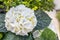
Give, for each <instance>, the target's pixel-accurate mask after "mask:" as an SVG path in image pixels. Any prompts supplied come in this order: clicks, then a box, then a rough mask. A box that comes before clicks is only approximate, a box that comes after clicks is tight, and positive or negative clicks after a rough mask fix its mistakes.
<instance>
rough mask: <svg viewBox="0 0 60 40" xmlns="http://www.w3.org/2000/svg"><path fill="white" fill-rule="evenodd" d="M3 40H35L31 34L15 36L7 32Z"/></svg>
mask: <svg viewBox="0 0 60 40" xmlns="http://www.w3.org/2000/svg"><path fill="white" fill-rule="evenodd" d="M3 40H33V37H32V35H31V34H29V36H20V35H15V34H13V33H11V32H7V33H6V34H5V36H4V38H3Z"/></svg>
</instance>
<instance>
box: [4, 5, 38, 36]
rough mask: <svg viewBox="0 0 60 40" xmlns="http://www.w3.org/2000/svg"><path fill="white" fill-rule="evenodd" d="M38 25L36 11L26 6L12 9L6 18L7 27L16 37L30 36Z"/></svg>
mask: <svg viewBox="0 0 60 40" xmlns="http://www.w3.org/2000/svg"><path fill="white" fill-rule="evenodd" d="M36 24H37V19H36V16H35V15H34V11H33V10H32V9H30V8H27V7H25V6H24V5H18V6H16V7H12V8H11V9H10V10H9V11H8V12H7V13H6V16H5V27H6V28H7V30H8V31H11V32H13V33H15V34H16V35H22V36H24V35H28V32H31V31H32V30H33V29H34V28H35V26H36Z"/></svg>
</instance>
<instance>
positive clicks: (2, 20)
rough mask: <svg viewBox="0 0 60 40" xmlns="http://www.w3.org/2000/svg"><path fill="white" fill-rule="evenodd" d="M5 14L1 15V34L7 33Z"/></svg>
mask: <svg viewBox="0 0 60 40" xmlns="http://www.w3.org/2000/svg"><path fill="white" fill-rule="evenodd" d="M4 20H5V14H3V13H0V32H7V30H6V28H5V22H4Z"/></svg>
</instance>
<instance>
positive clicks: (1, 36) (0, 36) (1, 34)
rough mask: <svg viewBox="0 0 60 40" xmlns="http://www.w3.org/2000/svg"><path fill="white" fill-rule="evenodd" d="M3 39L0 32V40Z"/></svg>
mask: <svg viewBox="0 0 60 40" xmlns="http://www.w3.org/2000/svg"><path fill="white" fill-rule="evenodd" d="M2 38H3V33H1V32H0V40H1V39H2Z"/></svg>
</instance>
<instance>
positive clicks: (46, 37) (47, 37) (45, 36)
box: [40, 28, 57, 40]
mask: <svg viewBox="0 0 60 40" xmlns="http://www.w3.org/2000/svg"><path fill="white" fill-rule="evenodd" d="M40 39H41V40H57V35H56V34H55V33H54V32H53V31H52V30H51V29H49V28H45V29H44V31H43V32H42V34H41V36H40Z"/></svg>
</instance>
